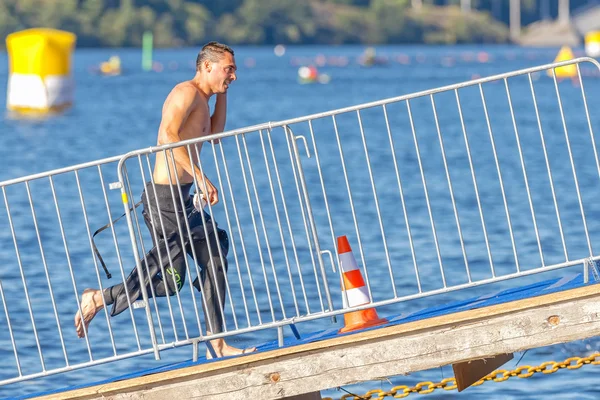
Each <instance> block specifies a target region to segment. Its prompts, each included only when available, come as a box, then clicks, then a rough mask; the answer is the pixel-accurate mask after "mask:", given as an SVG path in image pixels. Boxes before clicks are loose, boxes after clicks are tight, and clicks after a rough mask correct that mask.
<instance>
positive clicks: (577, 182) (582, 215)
mask: <svg viewBox="0 0 600 400" xmlns="http://www.w3.org/2000/svg"><path fill="white" fill-rule="evenodd" d="M552 79H553V80H554V88H555V89H556V97H557V99H558V108H559V110H560V118H561V120H562V125H563V129H564V133H565V141H566V143H567V151H568V153H569V161H570V162H571V171H572V172H573V180H574V182H575V191H576V193H577V201H578V202H579V211H580V212H581V222H583V231H584V232H585V239H586V242H587V246H588V250H589V252H590V257H591V256H593V255H594V251H593V250H592V242H591V240H590V233H589V231H588V226H587V221H586V219H585V211H584V210H583V201H582V199H581V190H580V189H579V180H578V179H577V172H575V160H574V159H573V152H572V150H571V141H570V140H569V130H568V129H567V121H566V120H565V114H564V111H563V105H562V99H561V97H560V91H559V90H558V81H557V80H556V71H555V70H554V68H553V69H552Z"/></svg>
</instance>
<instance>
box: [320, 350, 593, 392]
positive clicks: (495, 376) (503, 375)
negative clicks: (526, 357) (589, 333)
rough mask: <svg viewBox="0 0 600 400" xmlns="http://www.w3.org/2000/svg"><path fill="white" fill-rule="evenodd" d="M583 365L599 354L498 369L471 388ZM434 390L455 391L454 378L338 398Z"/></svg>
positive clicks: (591, 362) (374, 390) (591, 361)
mask: <svg viewBox="0 0 600 400" xmlns="http://www.w3.org/2000/svg"><path fill="white" fill-rule="evenodd" d="M585 364H592V365H600V353H594V354H592V355H591V356H589V357H570V358H567V359H566V360H565V361H563V362H555V361H546V362H544V363H542V364H540V365H538V366H537V367H532V366H529V365H523V366H520V367H517V368H515V369H513V370H512V371H508V370H505V369H500V370H497V371H494V372H492V373H491V374H489V375H488V376H486V377H485V378H482V379H480V380H478V381H477V382H475V383H474V384H473V385H471V386H479V385H481V384H483V383H484V382H486V381H494V382H504V381H506V380H508V379H509V378H512V377H518V378H529V377H530V376H533V375H534V374H535V373H538V372H541V373H542V374H546V375H548V374H553V373H555V372H556V371H558V370H559V369H564V368H566V369H579V368H581V367H583V366H584V365H585ZM436 389H444V390H454V389H456V379H455V378H446V379H443V380H442V381H440V382H438V383H433V382H430V381H425V382H419V383H417V384H416V385H415V386H413V387H410V386H406V385H400V386H394V387H393V388H392V389H390V390H389V391H387V392H386V391H384V390H381V389H373V390H369V391H368V392H367V393H365V394H364V395H362V396H357V395H354V394H345V395H343V396H342V397H340V400H363V399H364V400H369V399H383V398H385V397H388V396H389V397H394V398H396V399H402V398H404V397H407V396H408V395H410V394H412V393H419V394H427V393H432V392H433V391H434V390H436ZM323 400H333V399H332V398H331V397H323Z"/></svg>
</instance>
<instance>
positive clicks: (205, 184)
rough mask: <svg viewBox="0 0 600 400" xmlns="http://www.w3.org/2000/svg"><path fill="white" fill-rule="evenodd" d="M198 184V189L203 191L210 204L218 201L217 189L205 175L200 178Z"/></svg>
mask: <svg viewBox="0 0 600 400" xmlns="http://www.w3.org/2000/svg"><path fill="white" fill-rule="evenodd" d="M198 184H199V185H200V190H201V191H202V193H204V195H205V198H206V199H207V200H208V203H209V204H210V205H211V206H214V205H215V204H217V203H218V202H219V191H218V190H217V188H216V187H215V185H213V184H212V182H211V181H210V180H208V178H207V177H206V176H205V177H204V179H200V181H199V182H198Z"/></svg>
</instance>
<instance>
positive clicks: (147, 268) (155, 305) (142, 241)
mask: <svg viewBox="0 0 600 400" xmlns="http://www.w3.org/2000/svg"><path fill="white" fill-rule="evenodd" d="M146 158H148V156H146ZM137 159H138V164H139V166H140V173H141V175H142V182H144V190H145V188H146V186H145V185H146V174H145V173H144V164H143V163H142V156H141V155H139V156H138V157H137ZM149 171H152V170H151V169H150V170H149ZM127 183H128V184H129V179H128V180H127ZM102 188H103V190H105V189H104V185H102ZM135 214H137V213H135V212H134V215H135ZM109 218H111V221H112V217H110V211H109ZM153 218H154V217H153V216H152V213H150V220H152V219H153ZM136 225H137V231H138V238H139V240H140V244H141V245H142V252H143V253H144V256H143V257H144V265H145V267H146V271H147V273H148V276H150V266H149V265H148V256H147V252H146V248H145V246H144V239H143V236H142V231H141V229H142V228H141V227H140V223H139V222H138V220H137V218H136ZM111 228H112V229H113V231H114V228H113V226H112V224H111ZM150 235H152V236H153V238H154V243H156V244H157V247H156V250H157V253H158V259H159V260H162V258H160V251H159V248H160V246H158V235H157V234H156V231H154V230H153V231H152V232H150ZM115 240H116V238H115ZM117 255H118V256H119V262H121V261H120V252H119V250H118V247H117ZM149 286H150V292H151V294H152V298H153V299H154V312H155V313H156V321H157V322H158V330H159V332H160V337H161V340H162V342H163V343H165V332H164V330H163V326H162V321H161V317H160V311H159V309H158V301H157V296H156V293H155V292H154V285H149Z"/></svg>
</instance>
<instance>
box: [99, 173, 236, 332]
mask: <svg viewBox="0 0 600 400" xmlns="http://www.w3.org/2000/svg"><path fill="white" fill-rule="evenodd" d="M190 187H191V184H187V185H182V186H180V187H179V188H178V187H177V186H170V185H158V184H154V185H152V183H148V184H147V185H146V188H145V190H144V192H143V193H142V204H143V210H142V215H143V216H144V221H145V223H146V226H147V227H148V229H149V231H150V233H151V236H152V241H153V245H154V246H153V247H152V249H151V250H150V251H148V252H147V253H146V254H145V255H144V257H143V258H142V259H141V264H142V270H143V271H144V275H146V276H145V279H144V281H145V283H146V287H147V289H148V296H149V297H150V296H152V294H153V293H154V295H155V296H157V297H163V296H167V295H169V296H171V295H173V294H175V293H176V292H177V291H179V290H181V289H182V287H183V284H184V283H185V278H186V274H187V265H186V262H187V260H186V255H187V254H189V255H190V256H192V257H195V259H196V260H197V262H198V267H199V269H200V277H196V279H195V280H194V282H193V286H194V287H196V289H198V290H201V291H202V295H203V296H204V301H205V303H206V305H207V307H205V310H204V312H205V318H206V321H207V328H208V329H209V330H210V331H211V332H213V333H218V332H221V331H222V324H223V306H224V303H225V273H226V271H227V259H226V256H227V253H228V250H229V239H228V236H227V232H226V231H224V230H222V229H219V228H218V227H217V228H216V232H217V234H216V235H215V227H216V226H217V225H216V222H215V223H214V225H213V221H212V218H211V216H210V214H208V213H206V212H205V211H203V212H202V213H201V212H199V211H197V210H196V209H195V208H194V206H193V202H192V199H191V197H190V195H189V191H190ZM179 189H181V194H180V193H179ZM182 200H183V201H182ZM207 238H208V239H207ZM189 265H190V268H191V270H190V273H191V272H194V271H196V268H195V266H194V263H193V261H192V260H190V264H189ZM200 281H201V283H202V285H201V284H200ZM126 287H127V289H126V288H125V285H123V284H122V283H121V284H118V285H115V286H112V287H110V288H107V289H105V290H104V300H105V303H106V305H110V304H113V307H112V310H111V315H112V316H115V315H117V314H119V313H121V312H123V311H124V310H125V309H127V307H129V301H128V300H127V293H128V294H129V299H130V301H131V302H134V301H136V300H139V299H141V298H142V293H141V285H140V279H139V275H138V272H137V268H134V269H133V270H132V271H131V273H130V274H129V276H128V277H127V279H126ZM126 290H127V293H126Z"/></svg>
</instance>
